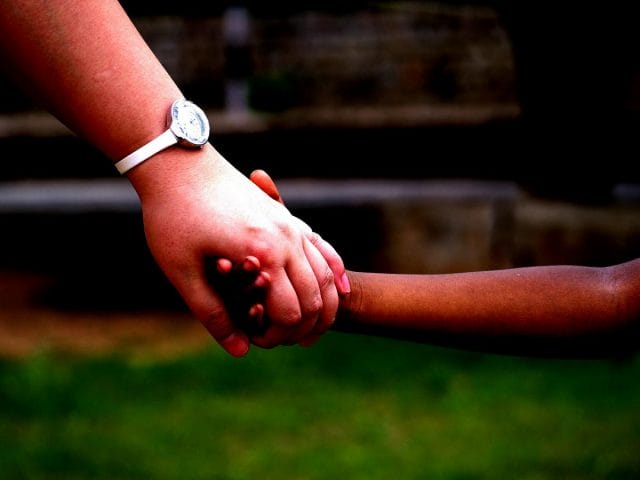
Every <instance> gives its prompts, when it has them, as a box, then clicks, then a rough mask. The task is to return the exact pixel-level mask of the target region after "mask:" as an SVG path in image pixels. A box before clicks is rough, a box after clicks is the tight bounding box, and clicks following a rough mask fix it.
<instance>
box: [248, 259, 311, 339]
mask: <svg viewBox="0 0 640 480" xmlns="http://www.w3.org/2000/svg"><path fill="white" fill-rule="evenodd" d="M289 277H290V276H289V275H288V274H287V272H285V271H284V270H283V269H280V270H278V271H276V272H273V274H270V277H269V278H270V279H271V288H269V289H267V290H266V292H265V293H266V294H265V305H264V306H265V310H264V315H265V316H266V317H268V318H269V325H268V327H267V329H266V331H265V332H264V333H263V334H262V335H256V336H253V337H252V339H251V340H252V342H253V343H254V344H255V345H257V346H259V347H262V348H273V347H275V346H277V345H289V344H290V343H291V342H290V340H289V338H290V334H291V332H292V330H293V329H294V327H296V326H297V325H298V324H299V323H300V322H301V321H302V322H305V321H308V320H309V313H308V310H307V311H306V312H303V310H302V305H303V302H302V300H299V295H298V293H297V292H296V290H295V289H294V287H293V284H292V283H291V281H290V279H289ZM312 280H313V278H312ZM315 288H316V289H317V285H316V287H315Z"/></svg>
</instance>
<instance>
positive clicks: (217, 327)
mask: <svg viewBox="0 0 640 480" xmlns="http://www.w3.org/2000/svg"><path fill="white" fill-rule="evenodd" d="M184 299H185V301H186V302H187V305H188V306H189V308H190V309H191V311H192V312H193V314H194V315H195V316H196V318H197V319H198V320H199V321H200V323H202V325H203V326H204V328H206V329H207V331H208V332H209V334H210V335H211V336H212V337H213V338H214V339H215V340H216V342H218V344H219V345H220V346H221V347H222V348H223V349H224V350H225V351H226V352H227V353H228V354H229V355H231V356H233V357H243V356H244V355H246V354H247V352H248V351H249V339H248V338H247V336H246V335H245V334H244V333H243V332H242V331H240V330H238V329H237V328H236V327H235V326H234V324H233V322H232V321H231V318H230V317H229V312H228V311H227V309H226V308H225V306H224V303H223V301H222V300H221V298H220V297H219V295H218V294H217V293H216V292H215V291H213V290H212V289H211V286H210V285H209V284H208V283H207V282H205V281H199V282H198V283H197V284H192V285H191V286H190V291H189V293H188V295H184Z"/></svg>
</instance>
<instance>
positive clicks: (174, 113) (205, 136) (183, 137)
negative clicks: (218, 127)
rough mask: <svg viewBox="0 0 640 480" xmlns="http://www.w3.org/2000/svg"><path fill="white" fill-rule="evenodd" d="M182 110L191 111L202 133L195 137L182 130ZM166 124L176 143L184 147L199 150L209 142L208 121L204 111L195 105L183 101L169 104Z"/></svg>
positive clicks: (184, 129) (209, 128) (209, 129)
mask: <svg viewBox="0 0 640 480" xmlns="http://www.w3.org/2000/svg"><path fill="white" fill-rule="evenodd" d="M183 110H188V111H191V112H192V113H194V114H195V116H196V117H197V118H198V120H199V122H200V123H201V124H202V131H201V132H200V133H199V135H197V136H193V135H191V132H190V130H189V129H186V128H184V126H183V124H182V123H181V121H180V118H181V115H180V113H181V112H182V111H183ZM167 123H168V125H169V129H170V130H171V131H172V132H173V134H174V135H175V136H176V139H177V140H178V143H179V144H180V145H182V146H184V147H190V148H199V147H202V146H203V145H205V144H206V143H207V142H208V141H209V135H210V134H211V127H210V125H209V119H208V118H207V115H206V114H205V113H204V111H203V110H202V109H201V108H200V107H198V106H197V105H196V104H195V103H193V102H190V101H189V100H185V99H183V98H182V99H178V100H176V101H174V102H173V103H172V104H171V108H170V109H169V113H168V118H167Z"/></svg>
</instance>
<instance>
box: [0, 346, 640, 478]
mask: <svg viewBox="0 0 640 480" xmlns="http://www.w3.org/2000/svg"><path fill="white" fill-rule="evenodd" d="M639 374H640V361H638V358H629V359H625V360H616V361H551V360H534V359H527V358H513V357H501V356H492V355H481V354H475V353H466V352H458V351H454V350H444V349H437V348H432V347H427V346H423V345H416V344H411V343H403V342H394V341H385V340H381V339H372V338H361V337H355V336H348V335H341V334H331V335H329V336H328V337H325V338H324V339H323V340H322V341H321V342H320V343H319V344H318V345H316V346H315V347H313V348H311V349H304V350H301V349H299V348H289V349H286V348H283V349H276V350H274V351H268V352H267V351H260V350H254V351H252V352H251V353H250V354H249V355H248V357H246V358H245V359H242V360H233V359H231V358H229V357H227V356H225V354H223V353H222V352H221V351H220V350H219V349H216V348H212V349H211V350H207V351H205V352H200V353H193V354H191V355H190V356H186V357H183V358H178V359H173V360H158V359H155V360H154V359H152V358H126V357H124V356H117V355H116V356H113V357H108V358H73V357H68V356H67V357H65V356H61V355H56V354H54V353H43V354H41V355H36V356H33V357H30V358H26V359H23V360H19V361H8V360H5V361H3V362H2V363H0V425H1V427H0V471H1V472H3V474H2V478H7V479H21V478H30V479H66V480H69V479H88V478H91V479H101V478H105V479H106V478H108V479H114V478H118V479H143V478H144V479H149V478H153V479H187V478H188V479H205V478H207V479H212V478H213V479H255V478H268V479H291V478H295V479H336V478H346V479H356V480H357V479H367V480H372V479H388V478H401V479H418V478H429V479H462V478H465V479H484V478H486V479H493V478H521V479H522V478H525V479H541V478H545V479H554V478H558V479H590V478H593V479H596V478H597V479H605V478H608V479H614V478H621V479H622V478H625V479H628V478H637V477H638V475H639V474H640V458H639V457H638V455H637V452H638V451H639V447H640V428H639V425H640V411H639V410H638V408H637V407H638V404H639V401H640V388H639V387H638V386H637V385H638V382H637V378H638V375H639Z"/></svg>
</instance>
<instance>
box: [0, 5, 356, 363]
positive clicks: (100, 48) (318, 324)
mask: <svg viewBox="0 0 640 480" xmlns="http://www.w3.org/2000/svg"><path fill="white" fill-rule="evenodd" d="M0 31H1V32H2V37H1V38H2V41H1V43H0V62H1V64H2V65H3V66H4V67H6V71H7V73H10V74H11V75H12V76H13V77H14V78H15V79H16V81H17V84H18V85H20V86H22V87H23V88H24V90H25V91H26V92H28V93H29V94H31V95H32V96H33V97H34V98H36V99H37V100H39V101H40V102H41V103H42V104H43V105H44V106H45V107H46V108H47V109H49V110H50V111H51V112H52V113H53V114H54V115H56V116H57V117H58V118H59V119H60V120H61V121H62V122H64V123H65V124H66V125H67V126H69V127H70V128H71V129H72V130H74V131H75V132H76V133H78V134H79V135H80V136H82V137H84V138H85V139H86V140H88V141H89V142H91V143H92V144H93V145H95V146H96V147H98V148H99V149H101V150H102V151H103V152H104V153H105V154H106V155H107V156H108V157H109V158H111V159H112V160H113V161H114V162H115V161H117V160H119V159H121V158H122V157H124V156H126V155H127V154H129V153H131V152H132V151H133V150H135V149H137V148H138V147H140V146H141V145H143V144H145V143H146V142H148V141H150V140H151V139H153V138H155V137H156V136H158V135H159V134H161V133H162V132H163V131H164V130H165V129H166V125H165V118H166V112H167V110H168V108H169V106H170V105H171V103H172V102H173V100H175V99H176V98H180V97H182V94H181V92H180V90H179V88H178V87H177V85H176V84H175V83H174V82H173V80H172V79H171V78H170V77H169V75H168V74H167V72H166V71H165V70H164V68H163V67H162V66H161V64H160V63H159V62H158V60H157V59H156V57H155V56H154V55H153V53H152V52H151V50H150V49H149V48H148V46H147V45H146V43H145V42H144V40H143V39H142V37H140V35H139V33H138V32H137V30H136V28H135V27H134V25H133V24H132V23H131V21H130V19H129V18H128V17H127V15H126V13H125V12H124V11H123V10H122V8H121V7H120V4H119V3H118V2H117V1H115V0H100V1H77V0H3V1H2V2H0ZM127 176H128V178H129V180H130V181H131V183H132V185H133V187H134V188H135V189H136V191H137V193H138V195H139V198H140V201H141V206H142V212H143V221H144V227H145V232H146V236H147V241H148V244H149V248H150V249H151V252H152V253H153V255H154V257H155V259H156V261H157V262H158V264H159V266H160V267H161V268H162V270H163V271H164V273H165V274H166V276H167V277H168V278H169V280H170V281H171V282H172V284H173V285H174V286H175V287H176V289H177V290H178V291H179V293H180V294H181V295H182V297H183V299H184V300H185V302H186V304H187V305H188V306H189V307H190V309H191V310H192V311H193V313H194V315H195V316H196V317H197V318H198V319H199V320H200V321H201V322H202V324H203V325H204V326H205V327H206V328H207V330H208V331H209V332H210V333H211V335H212V336H213V337H214V338H215V339H216V340H217V341H218V342H219V344H220V345H221V346H222V347H223V348H224V349H225V350H227V351H228V352H229V353H230V354H231V355H234V356H242V355H244V354H246V353H247V351H248V349H249V339H248V338H247V336H246V334H245V333H244V332H243V331H242V330H240V329H239V328H238V327H237V326H236V325H235V324H234V322H233V321H232V320H234V319H233V318H231V317H230V315H229V312H228V311H227V309H226V308H225V307H224V304H223V303H222V302H221V299H220V296H219V294H218V292H217V291H216V290H215V289H213V288H212V287H211V285H210V284H209V283H208V279H207V275H206V272H207V268H208V262H209V260H210V258H213V257H225V258H228V259H230V260H233V261H234V262H238V261H242V259H244V258H246V257H248V256H255V257H256V258H258V259H259V261H260V265H261V268H262V269H263V270H264V271H265V272H266V273H268V275H269V279H270V282H271V286H272V288H270V289H269V292H268V293H267V295H266V298H265V302H264V308H265V311H266V313H267V314H268V316H269V318H270V319H271V321H270V324H269V328H268V329H266V330H265V331H264V332H263V335H261V336H254V337H253V343H255V344H256V345H259V346H262V347H265V348H271V347H274V346H276V345H280V344H292V343H296V342H300V341H304V340H305V339H306V338H308V337H310V336H311V337H315V336H317V335H320V334H322V333H323V332H324V331H325V330H326V329H327V328H328V327H329V326H330V325H331V324H332V322H333V320H334V318H335V315H336V312H337V307H338V293H345V292H347V291H348V290H349V286H348V281H347V278H346V275H345V271H344V265H343V263H342V260H341V259H340V257H339V256H338V254H337V253H336V252H335V251H334V250H333V249H332V248H331V246H330V245H329V244H327V243H326V242H325V241H324V240H322V239H321V238H320V237H319V236H317V235H316V234H314V233H313V232H312V231H311V229H310V228H309V227H308V226H307V225H306V224H304V223H303V222H302V221H300V220H299V219H298V218H296V217H294V216H292V215H291V214H290V212H289V211H288V210H287V209H286V208H285V207H284V206H283V205H281V204H279V203H278V202H275V201H273V200H272V199H271V198H269V197H268V196H266V195H265V194H264V193H263V192H262V191H260V190H259V189H258V188H257V187H256V186H255V185H254V184H252V183H251V182H250V181H249V180H248V179H247V178H246V177H245V176H244V175H242V174H241V173H240V172H238V171H237V170H236V169H235V168H234V167H233V166H232V165H231V164H230V163H229V162H228V161H227V160H226V159H224V158H223V157H222V156H221V155H220V154H219V153H218V152H217V151H216V150H215V149H214V148H213V146H211V145H210V144H208V145H206V146H205V147H204V148H203V149H202V150H198V151H187V150H184V149H181V148H179V147H170V148H168V149H166V150H164V151H163V152H161V153H159V154H157V155H155V156H153V157H152V158H150V159H149V160H147V161H145V162H143V163H142V164H141V165H139V166H138V167H135V168H134V169H132V170H130V172H129V173H128V174H127ZM114 248H126V245H115V246H114Z"/></svg>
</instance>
